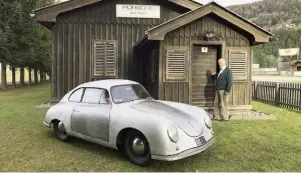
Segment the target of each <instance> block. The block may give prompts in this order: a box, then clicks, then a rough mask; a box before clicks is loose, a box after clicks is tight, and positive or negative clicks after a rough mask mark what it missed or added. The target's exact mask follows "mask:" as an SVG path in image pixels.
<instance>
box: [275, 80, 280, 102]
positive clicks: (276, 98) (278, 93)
mask: <svg viewBox="0 0 302 173" xmlns="http://www.w3.org/2000/svg"><path fill="white" fill-rule="evenodd" d="M279 85H280V83H279V82H277V83H276V91H275V105H276V106H279V103H280V100H279V98H280V89H279Z"/></svg>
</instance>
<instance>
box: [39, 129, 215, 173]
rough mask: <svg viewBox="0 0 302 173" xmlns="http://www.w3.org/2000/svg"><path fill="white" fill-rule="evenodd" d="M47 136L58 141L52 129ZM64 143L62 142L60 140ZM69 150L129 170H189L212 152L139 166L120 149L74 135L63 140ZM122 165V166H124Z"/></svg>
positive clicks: (207, 159) (206, 159)
mask: <svg viewBox="0 0 302 173" xmlns="http://www.w3.org/2000/svg"><path fill="white" fill-rule="evenodd" d="M45 135H46V136H47V138H50V139H51V140H52V141H55V140H56V141H58V142H61V141H59V140H58V139H57V138H56V137H55V135H54V134H53V131H52V130H49V131H48V132H47V133H45ZM62 143H64V142H62ZM65 143H66V144H67V145H69V146H70V147H68V148H69V149H70V150H72V148H73V147H75V148H77V149H79V151H88V152H89V153H95V154H97V155H98V156H100V157H103V158H105V159H109V160H114V161H116V162H123V163H122V164H123V165H124V164H126V165H124V166H125V168H126V169H130V170H131V171H135V170H138V171H151V172H153V171H189V170H195V169H196V165H197V164H200V163H202V162H203V163H204V164H206V163H207V162H209V157H210V158H211V157H212V156H211V155H212V154H211V152H209V151H205V152H203V153H201V154H198V155H194V156H191V157H188V158H184V159H181V160H177V161H173V162H166V161H157V160H153V163H152V165H150V166H149V167H139V166H136V165H133V164H132V163H130V161H128V159H127V157H126V156H125V155H123V154H122V153H121V152H120V151H118V150H115V149H111V148H108V147H103V146H101V145H98V144H95V143H92V142H88V141H85V140H83V139H80V138H76V137H72V136H71V137H69V139H68V141H67V142H65ZM212 149H213V147H211V149H210V150H212ZM124 166H123V167H124Z"/></svg>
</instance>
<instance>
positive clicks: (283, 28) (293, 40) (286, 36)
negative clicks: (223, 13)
mask: <svg viewBox="0 0 302 173" xmlns="http://www.w3.org/2000/svg"><path fill="white" fill-rule="evenodd" d="M300 5H301V0H263V1H258V2H254V3H250V4H243V5H234V6H229V7H227V8H228V9H230V10H232V11H234V12H235V13H237V14H239V15H240V16H242V17H244V18H246V19H248V20H249V21H251V22H253V23H255V24H257V25H259V26H260V27H262V28H264V29H266V30H268V31H270V32H272V33H274V34H275V37H272V38H271V41H270V42H269V43H267V44H263V45H259V46H255V48H254V52H255V53H254V55H255V57H254V63H258V64H260V67H277V63H278V62H277V59H278V56H279V55H278V50H279V49H283V48H297V47H298V48H301V8H300V7H301V6H300ZM292 60H293V59H290V58H288V59H287V60H286V61H292ZM283 61H285V59H283Z"/></svg>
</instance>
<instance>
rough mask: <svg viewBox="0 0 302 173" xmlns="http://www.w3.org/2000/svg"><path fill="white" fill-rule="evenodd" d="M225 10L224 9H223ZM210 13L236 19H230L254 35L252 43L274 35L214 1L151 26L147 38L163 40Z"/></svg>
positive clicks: (227, 18) (266, 39) (263, 41)
mask: <svg viewBox="0 0 302 173" xmlns="http://www.w3.org/2000/svg"><path fill="white" fill-rule="evenodd" d="M224 10H225V11H224ZM210 13H214V14H216V15H218V16H219V17H221V18H223V19H225V20H227V21H230V19H231V18H232V19H236V21H230V22H232V23H237V25H239V26H241V27H239V28H241V29H243V30H245V31H246V32H248V33H250V34H252V35H253V36H254V41H253V44H263V43H267V42H269V39H270V37H272V36H274V34H272V33H270V32H268V31H266V30H264V29H262V28H261V27H259V26H257V25H256V24H253V23H252V22H249V21H248V20H246V19H244V18H242V17H241V16H239V15H237V14H235V13H233V12H231V11H230V10H227V9H226V8H224V7H222V6H220V5H218V4H217V3H215V2H211V3H208V4H206V5H204V6H202V7H200V8H198V9H196V10H192V11H189V12H187V13H185V14H183V15H180V16H178V17H176V18H174V19H171V20H169V21H167V22H165V23H163V24H161V25H158V26H156V27H154V28H151V29H149V30H148V31H147V33H148V39H149V40H164V37H165V34H166V33H168V32H170V31H172V30H174V29H177V28H179V27H180V26H183V25H185V24H188V23H190V22H193V21H194V20H197V19H198V18H200V17H203V16H206V15H208V14H210ZM246 24H248V25H249V26H252V29H253V28H254V29H253V30H252V31H250V30H249V29H247V26H246Z"/></svg>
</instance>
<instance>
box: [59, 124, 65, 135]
mask: <svg viewBox="0 0 302 173" xmlns="http://www.w3.org/2000/svg"><path fill="white" fill-rule="evenodd" d="M58 130H59V132H60V133H63V134H65V133H66V131H65V127H64V124H63V123H62V122H59V124H58Z"/></svg>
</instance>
